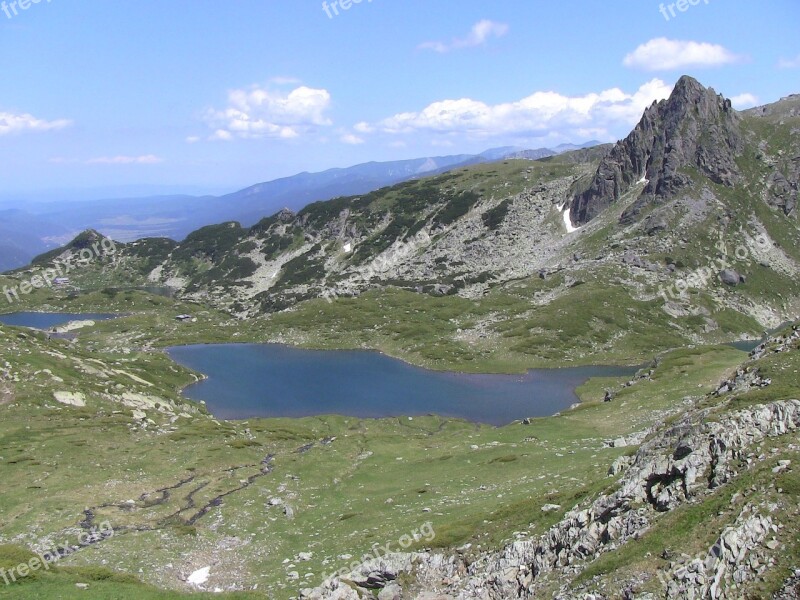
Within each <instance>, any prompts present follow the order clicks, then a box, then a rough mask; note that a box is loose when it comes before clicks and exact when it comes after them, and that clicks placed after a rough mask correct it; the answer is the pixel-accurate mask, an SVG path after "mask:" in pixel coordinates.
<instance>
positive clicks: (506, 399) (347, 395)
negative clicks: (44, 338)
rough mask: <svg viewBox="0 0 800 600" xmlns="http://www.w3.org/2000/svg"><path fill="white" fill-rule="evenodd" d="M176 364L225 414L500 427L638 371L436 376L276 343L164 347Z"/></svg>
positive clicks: (561, 406)
mask: <svg viewBox="0 0 800 600" xmlns="http://www.w3.org/2000/svg"><path fill="white" fill-rule="evenodd" d="M168 352H169V355H170V356H171V357H172V358H173V359H174V360H175V361H176V362H178V363H180V364H182V365H184V366H186V367H188V368H191V369H193V370H195V371H199V372H201V373H204V374H206V375H207V376H208V379H206V380H205V381H201V382H198V383H196V384H194V385H191V386H189V387H188V388H186V390H184V393H185V395H186V396H187V397H189V398H191V399H192V400H197V401H200V400H203V401H205V402H206V406H207V407H208V409H209V411H211V413H212V414H214V415H215V416H216V417H219V418H222V419H247V418H251V417H308V416H314V415H326V414H339V415H348V416H354V417H362V418H383V417H392V416H417V415H427V414H437V415H441V416H445V417H456V418H462V419H467V420H469V421H474V422H479V423H489V424H492V425H506V424H508V423H510V422H512V421H514V420H517V419H524V418H526V417H539V416H547V415H553V414H555V413H557V412H560V411H562V410H565V409H567V408H569V406H570V405H572V404H574V403H575V402H577V401H578V398H577V396H576V395H575V388H576V387H578V386H579V385H581V384H582V383H584V382H585V381H586V380H587V379H589V378H591V377H622V376H630V375H633V374H634V373H635V372H636V370H637V368H636V367H574V368H567V369H541V370H532V371H529V372H528V373H526V374H524V375H473V374H461V373H442V372H437V371H429V370H426V369H421V368H418V367H414V366H411V365H409V364H407V363H404V362H402V361H399V360H396V359H393V358H389V357H387V356H384V355H382V354H379V353H377V352H364V351H341V350H337V351H316V350H302V349H298V348H292V347H288V346H282V345H277V344H221V345H207V346H181V347H176V348H170V349H169V350H168Z"/></svg>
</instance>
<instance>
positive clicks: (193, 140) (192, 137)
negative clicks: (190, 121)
mask: <svg viewBox="0 0 800 600" xmlns="http://www.w3.org/2000/svg"><path fill="white" fill-rule="evenodd" d="M201 139H202V138H201V137H200V136H199V135H190V136H189V137H187V138H186V143H187V144H196V143H197V142H199V141H200V140H201Z"/></svg>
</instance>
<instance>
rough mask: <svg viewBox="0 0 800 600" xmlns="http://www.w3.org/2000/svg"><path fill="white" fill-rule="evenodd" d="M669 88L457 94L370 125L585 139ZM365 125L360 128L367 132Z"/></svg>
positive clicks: (656, 84)
mask: <svg viewBox="0 0 800 600" xmlns="http://www.w3.org/2000/svg"><path fill="white" fill-rule="evenodd" d="M671 92H672V86H671V85H667V84H666V83H664V82H663V81H661V80H660V79H653V80H651V81H649V82H647V83H645V84H643V85H642V86H641V87H640V88H639V89H638V90H636V91H635V92H633V93H626V92H623V91H622V90H620V89H619V88H612V89H609V90H605V91H602V92H599V93H590V94H586V95H585V96H564V95H562V94H559V93H557V92H552V91H544V92H536V93H534V94H532V95H530V96H528V97H526V98H523V99H521V100H518V101H516V102H508V103H503V104H494V105H490V104H486V103H484V102H481V101H479V100H473V99H470V98H461V99H458V100H441V101H439V102H434V103H433V104H430V105H429V106H427V107H425V108H423V109H422V110H420V111H418V112H404V113H399V114H396V115H393V116H391V117H389V118H387V119H384V120H382V121H380V122H378V123H375V124H374V125H371V126H370V127H372V128H374V129H376V130H377V131H379V132H381V133H384V134H391V135H395V136H397V135H401V134H418V133H429V134H433V135H435V136H437V137H440V138H443V137H445V136H452V135H462V136H466V137H469V138H472V139H483V138H491V137H504V138H508V137H517V138H543V137H549V138H551V139H562V140H585V139H587V137H586V136H587V135H589V134H591V137H595V138H601V139H608V140H610V139H614V137H613V135H614V133H612V132H617V130H624V131H627V130H628V129H629V128H630V127H631V126H632V125H634V124H635V123H637V122H638V120H639V119H640V118H641V116H642V112H644V109H645V108H647V107H648V106H649V105H650V104H652V102H653V101H654V100H662V99H664V98H667V97H668V96H669V94H670V93H671ZM367 129H368V128H367V127H361V130H362V131H366V130H367Z"/></svg>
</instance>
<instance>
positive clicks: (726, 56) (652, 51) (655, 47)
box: [622, 37, 741, 71]
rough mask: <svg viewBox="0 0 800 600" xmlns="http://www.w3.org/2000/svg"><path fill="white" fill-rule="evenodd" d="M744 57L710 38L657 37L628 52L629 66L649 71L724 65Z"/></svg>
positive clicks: (625, 60) (627, 65)
mask: <svg viewBox="0 0 800 600" xmlns="http://www.w3.org/2000/svg"><path fill="white" fill-rule="evenodd" d="M740 60H741V57H740V56H737V55H736V54H734V53H733V52H731V51H730V50H728V49H727V48H725V47H723V46H720V45H718V44H709V43H707V42H692V41H686V40H670V39H667V38H663V37H661V38H655V39H652V40H650V41H649V42H646V43H644V44H642V45H640V46H639V47H638V48H636V50H634V51H633V52H631V53H630V54H628V55H627V56H625V59H624V60H623V61H622V63H623V64H624V65H625V66H626V67H631V68H635V69H643V70H645V71H670V70H674V69H683V68H688V67H693V68H698V67H720V66H723V65H728V64H733V63H736V62H739V61H740Z"/></svg>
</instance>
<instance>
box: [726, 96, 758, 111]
mask: <svg viewBox="0 0 800 600" xmlns="http://www.w3.org/2000/svg"><path fill="white" fill-rule="evenodd" d="M731 104H733V106H734V108H738V109H739V110H743V109H745V108H753V107H754V106H758V96H754V95H753V94H747V93H745V94H739V95H738V96H733V97H732V98H731Z"/></svg>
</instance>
